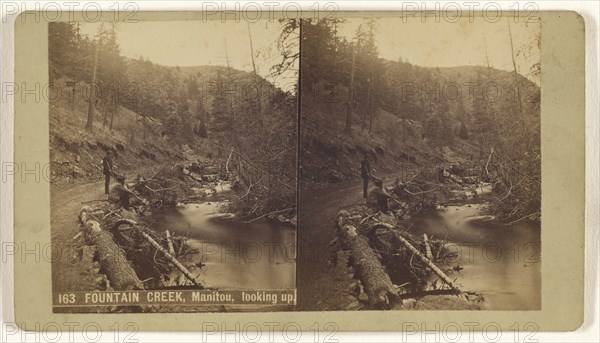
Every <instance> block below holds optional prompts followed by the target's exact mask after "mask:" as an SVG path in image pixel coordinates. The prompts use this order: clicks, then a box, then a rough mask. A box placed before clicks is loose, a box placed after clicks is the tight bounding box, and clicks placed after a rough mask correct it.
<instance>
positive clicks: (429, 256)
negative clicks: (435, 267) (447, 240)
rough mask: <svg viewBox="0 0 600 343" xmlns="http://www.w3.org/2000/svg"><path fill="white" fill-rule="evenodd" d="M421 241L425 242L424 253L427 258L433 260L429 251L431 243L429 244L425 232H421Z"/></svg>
mask: <svg viewBox="0 0 600 343" xmlns="http://www.w3.org/2000/svg"><path fill="white" fill-rule="evenodd" d="M423 242H424V243H425V255H426V256H427V258H428V259H429V260H431V261H433V254H432V253H431V245H429V238H428V237H427V234H426V233H424V234H423Z"/></svg>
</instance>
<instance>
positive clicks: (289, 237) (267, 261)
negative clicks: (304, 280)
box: [153, 201, 296, 289]
mask: <svg viewBox="0 0 600 343" xmlns="http://www.w3.org/2000/svg"><path fill="white" fill-rule="evenodd" d="M222 206H223V202H219V201H217V202H203V203H195V204H187V205H180V206H178V207H172V208H167V209H165V210H163V211H161V212H157V213H155V214H154V218H153V219H155V222H154V224H153V227H155V228H157V230H165V229H169V230H170V231H171V232H174V233H177V234H180V235H184V234H189V235H190V237H191V239H190V240H189V241H188V243H189V244H190V245H191V247H192V248H194V249H197V250H198V252H199V253H198V254H195V255H192V256H188V259H187V260H185V259H184V260H183V262H184V264H186V265H190V264H198V263H201V264H203V266H202V267H201V268H196V269H194V270H192V273H194V274H199V278H198V279H199V280H201V281H202V284H203V285H204V286H206V287H209V288H218V289H292V288H295V271H296V268H295V263H296V255H295V254H296V232H295V230H294V229H292V228H290V227H288V226H285V225H278V224H273V223H270V222H267V221H257V222H254V223H244V222H242V221H240V220H238V219H237V218H236V217H234V216H233V215H231V214H228V213H223V212H222Z"/></svg>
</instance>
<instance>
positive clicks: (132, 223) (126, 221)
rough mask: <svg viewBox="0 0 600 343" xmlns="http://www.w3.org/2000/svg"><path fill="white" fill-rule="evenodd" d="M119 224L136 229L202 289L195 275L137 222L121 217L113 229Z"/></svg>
mask: <svg viewBox="0 0 600 343" xmlns="http://www.w3.org/2000/svg"><path fill="white" fill-rule="evenodd" d="M120 225H130V226H131V227H133V228H134V229H135V230H137V231H138V233H139V234H140V235H141V236H142V237H143V238H144V239H145V240H146V241H147V242H148V243H150V245H152V246H153V247H154V248H155V249H156V250H158V251H160V252H161V253H162V254H163V255H164V256H165V258H166V259H167V260H169V262H171V263H172V264H173V265H174V266H175V267H176V268H177V269H179V271H180V272H181V273H182V274H183V275H184V276H185V277H186V278H187V279H188V280H190V281H191V282H192V283H193V284H194V286H198V287H199V288H200V289H204V287H203V286H202V285H201V284H200V283H199V282H198V281H197V280H196V277H195V276H194V275H193V274H192V273H191V272H190V271H189V270H188V269H187V268H186V267H185V266H184V265H183V264H181V262H179V261H178V260H177V259H176V258H175V257H174V256H173V255H171V254H170V253H169V252H168V251H167V250H166V249H165V248H163V247H162V246H161V245H160V244H158V242H156V241H155V240H154V239H153V238H152V237H150V235H148V234H147V233H146V232H144V230H142V229H141V228H140V226H139V224H138V223H137V222H135V221H134V220H130V219H121V220H119V221H117V222H116V223H115V227H116V228H117V230H114V231H115V232H116V231H118V227H119V226H120Z"/></svg>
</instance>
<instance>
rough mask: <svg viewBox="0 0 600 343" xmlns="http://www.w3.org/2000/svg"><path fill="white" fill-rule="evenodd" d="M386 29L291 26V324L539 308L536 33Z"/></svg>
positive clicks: (422, 23) (510, 21)
mask: <svg viewBox="0 0 600 343" xmlns="http://www.w3.org/2000/svg"><path fill="white" fill-rule="evenodd" d="M392 15H394V14H392ZM400 15H401V14H397V16H396V17H392V16H382V17H378V16H376V14H375V13H373V14H369V13H368V12H365V13H361V14H353V16H354V17H350V16H348V17H347V18H328V19H318V20H317V19H305V20H303V21H302V26H301V30H300V32H301V50H300V60H301V63H300V80H301V81H300V92H299V95H300V113H301V116H300V121H299V152H298V154H299V156H298V159H299V162H298V168H299V172H298V180H299V181H298V182H299V195H298V199H299V200H298V230H297V243H298V256H297V282H296V287H297V294H298V302H297V310H301V311H345V310H382V309H386V310H478V309H479V310H540V309H541V287H542V285H541V270H540V267H541V261H540V255H541V254H540V252H541V224H540V222H541V208H540V207H541V144H540V111H541V109H540V93H541V89H540V75H541V67H542V66H541V63H540V50H541V23H540V21H539V20H537V18H533V17H530V18H525V17H517V16H512V15H511V16H501V17H495V18H488V17H485V16H476V15H472V16H469V17H467V16H464V17H463V18H457V17H453V18H441V19H440V18H436V17H427V16H419V15H418V14H417V15H413V16H410V17H406V16H404V17H401V16H400ZM450 19H452V20H450Z"/></svg>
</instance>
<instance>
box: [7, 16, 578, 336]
mask: <svg viewBox="0 0 600 343" xmlns="http://www.w3.org/2000/svg"><path fill="white" fill-rule="evenodd" d="M23 15H25V14H21V16H23ZM29 15H30V16H33V15H31V14H29ZM305 15H306V14H305ZM376 15H377V16H398V12H377V14H376ZM539 15H540V17H541V18H542V80H541V81H542V84H541V88H542V190H543V192H542V213H543V217H542V310H541V311H504V312H502V311H478V312H471V311H436V312H433V311H418V312H417V311H410V312H409V311H406V312H403V311H397V312H381V311H369V312H361V313H360V314H357V313H355V312H278V313H253V314H252V315H248V314H244V313H226V314H223V313H202V314H181V313H175V314H102V315H93V314H86V315H81V314H53V313H52V307H51V305H52V304H51V302H52V296H51V277H50V275H51V274H50V272H51V268H50V263H49V262H48V261H45V259H44V258H42V259H41V260H40V262H36V261H34V258H32V256H31V255H29V257H28V259H26V261H23V260H24V258H21V256H19V255H18V254H17V255H16V256H15V259H14V269H15V270H14V272H15V318H16V320H15V321H16V323H17V324H18V325H20V326H21V327H22V328H23V329H26V330H34V329H36V325H35V324H36V323H40V324H41V326H42V327H43V326H44V324H45V323H49V322H54V323H58V324H59V325H60V324H61V323H67V322H79V323H82V322H83V323H87V322H95V323H98V324H99V325H100V326H101V327H102V330H103V331H110V329H109V327H112V328H114V324H115V323H120V324H121V326H120V327H123V324H125V323H128V322H136V323H137V324H138V325H139V329H140V330H141V331H199V330H202V328H203V326H202V324H203V323H208V322H210V323H219V325H220V323H224V325H225V326H224V327H226V328H229V329H234V328H235V323H239V325H241V327H244V324H245V323H250V322H253V323H258V324H259V325H262V323H267V322H276V323H279V324H280V325H279V326H275V328H281V327H282V325H283V324H286V323H297V324H298V325H299V326H300V327H301V328H302V330H303V331H305V332H307V331H309V332H312V330H313V329H314V323H315V322H318V323H320V327H323V325H324V324H325V323H327V322H334V323H336V324H337V325H338V327H339V329H340V330H341V331H400V330H402V328H403V324H405V323H416V324H418V325H423V327H425V328H427V329H429V330H434V329H436V323H439V325H440V326H439V328H444V327H445V324H448V323H456V324H458V327H452V326H448V330H450V331H452V330H456V329H457V328H461V329H463V330H469V329H468V325H469V324H468V323H469V322H474V323H479V325H478V326H475V329H476V330H477V328H479V329H481V327H482V326H483V325H485V324H486V323H491V324H493V323H497V324H499V325H500V326H501V327H502V329H503V330H510V328H511V326H512V327H513V328H514V326H513V325H514V323H519V326H520V328H521V330H523V331H526V330H525V329H524V326H525V325H526V323H530V322H531V323H535V325H537V327H538V329H539V330H540V331H568V330H575V329H576V328H577V327H579V326H580V325H581V323H582V322H583V287H584V275H583V274H584V273H583V270H584V211H585V198H584V188H585V186H584V185H585V175H584V163H585V151H584V142H585V137H584V132H585V112H584V109H585V93H584V91H585V86H584V85H585V64H584V62H585V58H584V56H585V51H584V22H583V19H582V18H581V16H579V15H578V14H577V13H575V12H541V13H540V14H539ZM338 16H346V17H350V16H360V13H358V12H345V13H339V14H338ZM107 17H109V18H107V20H110V19H112V14H110V13H107ZM136 18H139V19H140V20H173V19H180V20H181V19H201V18H202V16H201V14H200V13H198V12H153V13H151V12H144V13H138V14H137V15H136ZM77 19H79V20H82V19H83V18H81V17H79V18H77V16H76V20H77ZM47 75H48V66H47V22H45V21H43V20H42V21H38V22H35V20H25V22H24V23H23V22H22V21H21V17H19V18H17V19H16V22H15V82H16V83H17V84H19V85H21V83H26V84H27V85H28V86H29V87H30V88H32V87H33V86H32V85H33V84H35V83H39V84H40V86H41V88H43V87H44V85H46V84H47V81H48V76H47ZM20 96H21V94H20V93H19V92H18V93H17V94H16V95H15V131H14V133H15V135H14V143H15V147H14V148H15V150H14V158H15V163H17V164H19V165H20V164H21V163H25V164H27V165H28V166H32V165H35V163H39V164H40V165H41V167H43V166H44V165H46V164H47V163H48V158H49V153H48V138H49V132H48V106H47V103H46V102H45V101H44V100H43V99H42V100H41V101H39V102H35V101H31V100H30V99H31V96H30V97H29V98H28V101H27V102H22V101H20ZM31 179H32V178H31V177H29V179H28V180H29V182H25V183H23V182H21V181H20V177H18V176H16V177H15V183H14V194H15V197H14V208H15V212H14V235H15V242H16V244H17V245H21V244H23V245H24V246H26V247H29V248H31V247H34V246H35V245H36V243H39V244H40V245H41V247H44V245H45V244H49V242H50V206H49V201H50V193H49V184H48V183H46V182H40V183H36V182H33V181H32V180H31ZM24 257H25V256H24ZM298 277H302V276H301V275H298ZM38 327H39V326H38ZM291 328H292V329H293V328H294V327H293V326H292V327H291ZM311 328H312V329H311ZM493 328H494V326H490V329H493ZM529 329H532V328H531V327H530V328H529Z"/></svg>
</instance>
